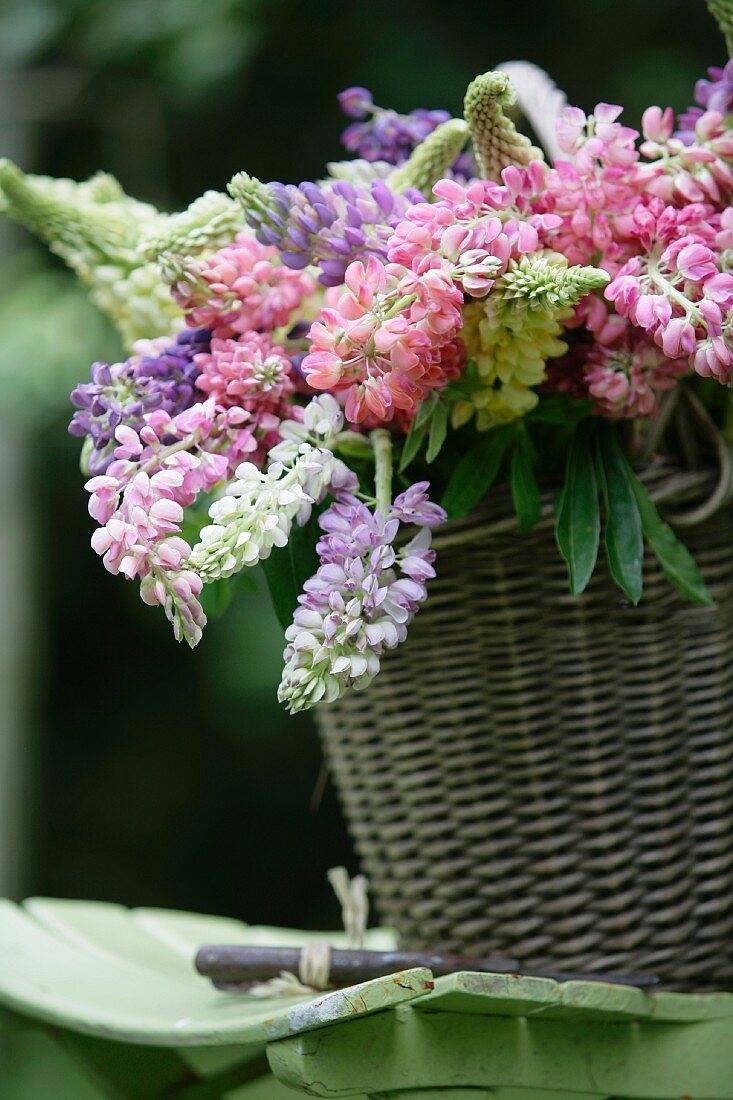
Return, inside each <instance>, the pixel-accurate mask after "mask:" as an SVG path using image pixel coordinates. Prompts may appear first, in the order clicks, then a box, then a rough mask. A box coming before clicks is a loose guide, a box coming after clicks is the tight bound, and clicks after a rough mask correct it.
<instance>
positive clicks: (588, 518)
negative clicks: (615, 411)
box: [555, 423, 601, 596]
mask: <svg viewBox="0 0 733 1100" xmlns="http://www.w3.org/2000/svg"><path fill="white" fill-rule="evenodd" d="M590 439H591V431H590V425H589V424H587V423H584V424H581V425H580V426H579V427H578V429H577V431H576V432H575V435H574V437H573V440H572V442H571V444H570V448H569V450H568V456H567V462H566V467H565V482H564V484H563V487H562V489H561V491H560V494H559V496H558V500H557V524H556V526H555V537H556V539H557V545H558V548H559V550H560V553H561V554H562V556H563V557H564V558H565V561H566V562H567V566H568V573H569V576H570V591H571V593H572V594H573V596H579V595H580V593H581V592H582V591H583V590H584V589H585V587H586V585H587V584H588V581H589V580H590V578H591V575H592V573H593V569H594V568H595V564H596V559H597V557H598V543H599V541H600V535H601V517H600V509H599V507H598V484H597V482H596V474H595V468H594V464H593V455H592V453H591V447H590Z"/></svg>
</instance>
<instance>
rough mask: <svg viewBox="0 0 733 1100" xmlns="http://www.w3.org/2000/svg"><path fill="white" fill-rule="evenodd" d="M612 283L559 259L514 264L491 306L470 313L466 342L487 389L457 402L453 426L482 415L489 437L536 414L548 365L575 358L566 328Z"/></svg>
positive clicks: (546, 256) (550, 255)
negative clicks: (587, 297) (596, 290)
mask: <svg viewBox="0 0 733 1100" xmlns="http://www.w3.org/2000/svg"><path fill="white" fill-rule="evenodd" d="M606 281H607V276H606V274H605V272H598V271H596V269H594V268H582V267H573V268H568V267H567V264H566V262H565V260H564V258H563V257H562V256H560V255H559V254H558V253H555V252H545V253H543V254H541V255H536V256H533V257H531V258H530V257H524V258H523V259H522V260H520V261H519V262H518V263H517V262H513V263H511V264H510V266H509V270H508V271H507V272H506V274H505V275H504V276H503V277H502V278H501V279H499V280H497V282H496V283H495V285H494V287H493V288H492V292H491V294H490V295H489V297H488V298H486V299H484V300H482V301H479V302H471V303H469V304H468V305H467V306H466V307H465V308H464V311H463V329H462V332H461V335H462V337H463V339H464V340H465V342H466V347H467V350H468V358H469V361H472V362H473V363H474V364H475V373H476V376H477V377H476V378H475V379H474V380H475V381H480V382H483V383H484V386H483V387H482V386H478V387H476V389H475V392H473V393H472V395H471V399H470V400H461V401H458V402H456V404H455V406H454V408H453V414H452V421H453V426H454V427H460V425H461V424H465V423H466V422H467V421H468V420H470V419H471V417H472V415H473V414H474V413H475V414H476V426H477V428H479V430H484V429H486V428H491V427H493V426H494V425H497V424H503V423H507V422H508V421H511V420H516V419H517V418H518V417H521V416H524V415H525V413H527V412H529V411H530V410H531V409H533V408H534V406H535V405H536V404H537V402H538V400H539V398H538V395H537V393H536V392H535V389H536V387H537V386H539V385H541V383H542V382H544V380H545V377H546V375H545V363H546V362H547V360H548V359H552V358H555V357H556V356H558V355H563V354H564V353H565V352H566V351H567V344H566V343H565V342H564V341H563V340H561V339H560V335H561V333H562V324H561V322H562V321H563V320H565V319H566V318H567V317H569V316H570V315H571V314H572V308H571V307H572V305H574V304H575V302H577V301H578V300H579V299H580V298H581V297H582V296H583V295H584V294H586V293H587V292H588V290H590V289H591V287H593V286H599V285H603V283H604V282H606Z"/></svg>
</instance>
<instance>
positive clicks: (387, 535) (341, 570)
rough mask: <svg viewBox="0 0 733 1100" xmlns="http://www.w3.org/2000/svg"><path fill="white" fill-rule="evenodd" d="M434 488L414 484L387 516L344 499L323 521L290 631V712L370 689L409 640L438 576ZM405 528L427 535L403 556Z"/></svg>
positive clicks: (285, 692) (441, 515)
mask: <svg viewBox="0 0 733 1100" xmlns="http://www.w3.org/2000/svg"><path fill="white" fill-rule="evenodd" d="M427 488H428V485H427V482H417V483H416V484H415V485H412V486H410V488H409V489H407V490H406V491H405V492H404V493H401V494H400V495H399V496H398V497H397V498H396V499H395V501H394V504H392V506H391V507H390V508H388V509H387V512H386V515H385V514H383V513H382V512H380V511H379V510H377V511H375V512H372V511H370V510H369V509H368V508H367V507H366V505H364V504H362V503H361V502H360V501H359V500H358V499H357V498H356V497H355V496H351V495H349V494H346V493H342V494H340V499H339V500H338V501H337V502H336V503H334V504H332V505H331V507H330V508H329V509H328V510H327V511H326V512H324V514H323V515H322V516H321V517H320V520H319V523H320V526H321V528H322V530H323V531H324V532H325V534H324V536H323V537H322V538H321V540H320V542H319V543H318V546H317V548H316V549H317V551H318V555H319V557H320V562H321V564H320V567H319V569H318V572H317V573H316V574H315V576H313V577H311V579H310V580H309V581H306V583H305V586H304V589H305V590H304V592H303V595H302V596H300V601H299V602H300V607H299V608H298V610H297V611H296V612H295V617H294V619H293V624H292V626H290V627H288V629H287V631H286V633H285V638H286V640H287V642H288V646H287V648H286V650H285V653H284V658H285V668H284V670H283V678H282V682H281V684H280V691H279V699H280V701H281V702H283V703H286V704H287V707H288V709H289V710H290V711H291V712H296V711H299V710H303V709H305V708H307V707H311V706H313V705H314V703H317V702H319V701H321V700H324V701H326V702H332V701H333V700H334V699H338V698H340V696H342V695H343V694H344V693H345V692H346V691H348V690H349V689H351V688H353V689H354V690H357V691H358V690H360V689H362V688H365V687H367V685H368V684H370V683H371V681H372V680H373V679H374V677H375V676H376V675H377V673H378V672H379V659H380V657H381V655H382V653H383V652H384V651H385V650H389V649H394V648H395V646H397V645H399V644H400V643H401V642H403V641H404V640H405V638H406V637H407V628H408V626H409V624H410V623H411V622H412V619H413V618H414V616H415V614H416V613H417V611H418V610H419V608H420V606H421V604H422V603H423V602H424V601H425V599H426V598H427V589H426V587H425V585H426V582H427V581H428V580H430V579H431V578H432V577H434V576H435V570H434V569H433V561H434V560H435V552H434V551H433V550H431V549H430V538H431V535H430V528H431V527H437V526H438V524H440V523H442V522H443V521H444V520H445V512H444V511H443V509H442V508H440V507H439V506H438V505H437V504H432V503H431V502H430V501H429V500H428V497H427ZM402 524H414V525H415V526H417V527H419V528H420V530H419V532H418V534H417V535H415V537H414V538H412V539H411V540H410V541H409V542H408V543H407V544H406V545H405V546H404V547H402V548H401V549H399V550H398V549H396V548H395V545H394V543H395V540H396V538H397V535H398V532H399V530H400V526H401V525H402Z"/></svg>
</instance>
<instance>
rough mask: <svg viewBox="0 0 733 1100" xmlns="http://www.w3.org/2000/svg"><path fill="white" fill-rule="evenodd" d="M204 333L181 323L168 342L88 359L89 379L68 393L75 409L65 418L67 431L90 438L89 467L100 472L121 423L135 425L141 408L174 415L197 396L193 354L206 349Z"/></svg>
mask: <svg viewBox="0 0 733 1100" xmlns="http://www.w3.org/2000/svg"><path fill="white" fill-rule="evenodd" d="M209 339H210V333H209V332H208V330H207V329H184V331H183V332H180V333H179V334H178V335H177V336H176V337H175V339H174V340H173V341H172V342H171V341H168V340H154V341H149V342H140V343H139V344H138V345H136V354H135V355H133V356H132V357H131V358H130V359H126V360H125V361H124V362H122V363H113V364H109V363H101V362H98V363H93V364H92V367H91V370H90V380H89V382H82V383H81V384H80V385H79V386H77V387H76V389H75V390H74V391H73V393H72V394H71V400H72V403H73V404H74V405H76V408H77V412H75V413H74V416H73V418H72V420H71V423H70V424H69V432H70V433H71V435H75V436H87V437H89V438H90V439H91V440H92V448H91V450H90V453H89V455H88V458H87V462H88V466H89V471H90V473H92V474H102V473H104V471H105V470H106V469H107V467H108V466H109V464H110V462H112V460H113V457H114V447H115V431H116V429H117V428H118V427H119V426H120V425H121V424H126V425H128V426H129V427H131V428H138V427H140V426H141V425H142V423H143V417H144V416H145V414H146V413H151V412H154V411H155V410H156V409H162V410H163V411H164V412H167V413H168V414H169V415H170V416H176V415H177V414H178V413H180V412H183V410H184V409H188V408H190V407H191V405H193V404H194V403H195V402H196V401H197V400H198V398H199V397H200V394H198V393H197V390H196V384H195V383H196V376H197V375H198V368H197V367H196V365H195V363H194V356H195V355H196V354H197V353H198V352H201V351H208V350H209Z"/></svg>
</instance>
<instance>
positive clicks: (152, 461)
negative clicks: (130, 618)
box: [86, 400, 242, 645]
mask: <svg viewBox="0 0 733 1100" xmlns="http://www.w3.org/2000/svg"><path fill="white" fill-rule="evenodd" d="M224 415H226V414H224ZM218 419H219V420H220V416H219V415H218V414H217V411H216V407H215V404H214V401H213V400H209V401H207V402H205V403H203V404H199V405H194V406H193V407H192V408H190V409H187V410H186V411H185V412H184V413H180V414H179V415H178V416H177V417H175V418H173V419H171V418H170V417H169V416H168V414H166V413H163V414H161V415H159V414H156V413H152V414H150V415H149V416H148V417H147V418H146V420H147V423H146V424H145V426H144V427H143V428H142V429H141V430H140V432H137V431H135V430H134V429H133V428H131V427H129V426H127V425H124V424H123V425H120V426H119V427H118V428H117V430H116V433H115V435H116V438H117V441H118V443H119V446H118V447H117V448H116V450H115V460H114V462H112V463H111V465H110V466H109V468H108V469H107V472H106V473H104V474H100V475H98V476H97V477H93V478H91V480H90V481H88V482H87V484H86V488H87V490H88V491H89V492H90V493H91V497H90V500H89V513H90V515H91V516H92V518H93V519H95V520H96V521H97V523H98V524H99V527H98V528H97V530H96V531H95V532H94V534H93V535H92V548H93V549H94V550H95V551H96V552H97V553H98V554H100V555H101V556H102V558H103V561H104V565H105V568H106V569H108V570H109V572H110V573H114V574H117V573H122V574H123V575H124V576H125V577H127V578H128V579H132V578H134V577H139V578H140V580H141V581H142V582H143V583H142V586H141V595H142V598H143V599H144V600H145V602H146V603H150V604H160V605H161V606H162V607H164V609H165V611H166V615H167V616H168V618H169V620H170V621H171V622H172V623H173V626H174V630H175V633H176V637H177V638H180V637H185V638H186V639H187V640H188V641H189V642H190V643H191V644H192V645H194V644H195V643H196V642H197V641H198V640H199V638H200V636H201V629H202V627H203V625H204V624H205V622H206V617H205V615H204V612H203V609H202V608H201V605H200V603H199V601H198V596H199V594H200V592H201V583H202V582H201V580H200V578H199V577H198V576H197V574H195V573H194V572H193V571H191V570H190V569H187V568H186V562H187V560H188V558H189V556H190V554H191V547H190V546H189V545H188V543H187V542H186V541H185V539H183V538H181V537H180V530H181V523H182V521H183V509H184V508H185V507H186V506H187V505H189V504H191V503H193V501H194V500H195V499H196V497H197V496H198V494H199V493H200V492H202V491H203V492H205V491H207V490H208V489H210V488H211V487H212V486H213V485H215V484H216V483H217V482H218V481H220V480H221V479H222V478H223V477H225V476H226V473H227V470H228V465H229V462H228V459H227V456H226V455H224V454H219V453H216V452H215V451H211V450H208V449H206V444H207V442H209V441H210V440H211V439H212V437H213V436H215V432H216V431H217V429H218V430H219V431H221V427H222V425H221V424H217V420H218ZM235 430H236V429H235ZM164 440H174V442H167V443H166V442H164ZM241 442H242V441H240V445H241ZM237 449H239V448H237Z"/></svg>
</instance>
